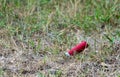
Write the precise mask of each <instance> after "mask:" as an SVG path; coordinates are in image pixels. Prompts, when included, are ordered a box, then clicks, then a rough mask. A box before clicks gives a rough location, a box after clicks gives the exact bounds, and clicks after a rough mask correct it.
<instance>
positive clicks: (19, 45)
mask: <svg viewBox="0 0 120 77" xmlns="http://www.w3.org/2000/svg"><path fill="white" fill-rule="evenodd" d="M119 28H120V1H119V0H69V1H66V0H0V41H1V42H0V46H1V47H0V48H1V49H6V50H7V49H8V50H15V51H17V52H19V51H22V53H26V54H29V53H33V55H34V54H35V55H36V56H38V55H40V54H43V55H45V57H44V59H43V62H44V63H45V64H46V63H48V62H49V61H47V59H48V60H49V59H50V58H46V56H49V55H51V56H52V57H53V58H51V59H53V60H51V62H53V61H54V59H55V60H57V59H58V58H57V56H59V57H60V55H61V54H63V53H64V51H66V50H67V49H70V48H71V47H72V46H74V45H75V44H77V43H78V42H80V41H82V40H87V41H88V43H89V44H90V47H89V49H88V52H87V51H86V52H83V53H82V54H78V55H76V56H75V57H74V60H73V61H76V60H77V61H80V62H81V63H84V62H86V61H91V62H92V61H94V62H96V61H97V62H104V61H105V59H106V58H107V57H110V56H111V54H112V52H113V45H114V42H115V40H117V39H118V40H119V38H120V30H119ZM97 51H98V52H97ZM0 53H2V52H0ZM118 56H119V55H118ZM69 64H70V63H69ZM58 67H59V65H58ZM64 67H65V68H66V67H67V66H64ZM0 71H1V70H0ZM63 71H66V69H65V70H63ZM63 71H61V70H60V71H58V72H57V74H56V75H55V77H60V76H62V73H63ZM3 72H4V71H2V73H3ZM42 72H43V73H41V72H40V73H39V72H38V77H39V76H40V77H41V76H43V77H44V75H43V74H44V71H42ZM87 72H88V73H89V72H90V71H89V69H88V71H87ZM100 72H101V71H100ZM103 73H104V72H103ZM86 74H87V73H82V74H81V76H82V75H83V77H84V76H86ZM117 74H118V73H116V74H115V75H117ZM1 75H2V74H1ZM103 75H104V74H103ZM63 76H64V75H63ZM76 76H77V74H76ZM98 76H102V72H101V73H100V75H98ZM105 76H107V75H105ZM118 76H119V75H118Z"/></svg>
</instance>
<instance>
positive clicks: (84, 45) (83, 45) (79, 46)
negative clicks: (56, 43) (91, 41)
mask: <svg viewBox="0 0 120 77" xmlns="http://www.w3.org/2000/svg"><path fill="white" fill-rule="evenodd" d="M87 47H88V44H87V42H86V41H82V42H81V43H79V44H77V45H76V46H74V47H73V48H72V49H71V50H69V51H68V52H66V53H65V55H66V56H72V55H74V54H75V53H80V52H82V51H83V50H84V49H85V48H87Z"/></svg>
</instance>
